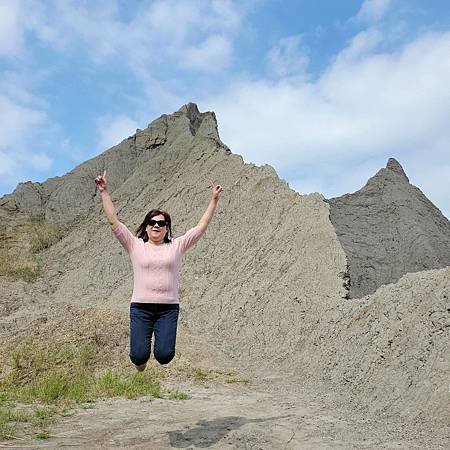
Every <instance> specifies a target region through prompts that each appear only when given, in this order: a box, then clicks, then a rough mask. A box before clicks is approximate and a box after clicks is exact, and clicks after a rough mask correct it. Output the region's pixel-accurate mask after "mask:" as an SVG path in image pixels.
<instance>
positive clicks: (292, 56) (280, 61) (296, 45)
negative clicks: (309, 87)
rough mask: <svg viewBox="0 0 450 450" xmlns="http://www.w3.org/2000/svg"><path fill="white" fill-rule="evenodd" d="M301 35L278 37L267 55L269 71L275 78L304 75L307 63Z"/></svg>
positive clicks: (307, 58)
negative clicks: (277, 40) (278, 39)
mask: <svg viewBox="0 0 450 450" xmlns="http://www.w3.org/2000/svg"><path fill="white" fill-rule="evenodd" d="M301 39H302V38H301V36H299V35H296V36H288V37H285V38H282V39H280V41H279V42H278V44H277V45H275V46H274V47H272V48H271V49H270V51H269V53H268V55H267V63H268V70H269V73H271V74H272V75H274V76H275V77H277V78H284V77H291V76H299V75H304V74H305V71H306V68H307V66H308V63H309V57H308V55H307V53H306V50H305V48H302V46H301V44H302V42H301Z"/></svg>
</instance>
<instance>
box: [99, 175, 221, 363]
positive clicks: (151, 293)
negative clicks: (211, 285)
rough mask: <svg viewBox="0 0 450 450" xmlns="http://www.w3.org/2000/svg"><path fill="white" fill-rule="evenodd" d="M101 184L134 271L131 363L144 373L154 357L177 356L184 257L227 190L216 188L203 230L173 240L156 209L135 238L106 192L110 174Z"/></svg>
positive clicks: (164, 217) (166, 359) (110, 217)
mask: <svg viewBox="0 0 450 450" xmlns="http://www.w3.org/2000/svg"><path fill="white" fill-rule="evenodd" d="M95 182H96V184H97V186H98V189H99V191H100V192H101V195H102V200H103V208H104V210H105V214H106V216H107V218H108V222H109V223H110V224H111V227H112V231H113V233H114V235H115V236H116V237H117V239H118V240H119V242H120V243H121V244H122V246H123V247H124V248H125V250H126V251H127V252H128V254H129V256H130V258H131V262H132V265H133V275H134V281H133V295H132V297H131V304H130V359H131V362H132V363H133V364H134V365H135V366H136V369H137V370H139V371H142V370H144V369H145V367H146V365H147V361H148V359H149V357H150V350H151V340H152V334H153V333H154V335H155V342H154V348H153V355H154V356H155V358H156V360H157V361H158V362H159V363H160V364H167V363H169V362H170V361H171V360H172V359H173V357H174V356H175V342H176V332H177V322H178V313H179V297H178V276H179V272H180V268H181V258H182V256H183V254H184V253H185V252H186V251H187V250H188V249H189V248H191V247H192V246H193V245H194V244H195V243H196V242H197V241H198V240H199V239H200V238H201V237H202V236H203V233H204V232H205V230H206V228H207V227H208V225H209V223H210V222H211V219H212V217H213V215H214V211H215V209H216V206H217V202H218V200H219V194H220V193H221V192H222V190H223V189H222V187H221V186H220V185H218V184H215V183H213V182H211V191H212V192H211V201H210V202H209V205H208V208H207V209H206V211H205V213H204V214H203V216H202V218H201V219H200V221H199V222H198V224H197V226H195V227H194V228H191V229H190V230H188V231H187V232H186V233H185V234H184V235H183V236H180V237H178V238H172V229H171V220H170V216H169V214H167V213H166V212H164V211H160V210H158V209H152V210H151V211H150V212H148V213H147V215H146V216H145V218H144V221H143V222H142V223H141V225H140V226H139V228H138V229H137V231H136V236H134V235H133V234H132V233H131V232H130V230H129V229H128V228H127V227H126V226H125V225H124V224H123V223H121V222H120V221H119V220H118V218H117V214H116V211H115V209H114V205H113V203H112V201H111V197H110V196H109V193H108V190H107V188H106V170H105V171H104V173H103V175H99V176H98V177H97V178H96V179H95Z"/></svg>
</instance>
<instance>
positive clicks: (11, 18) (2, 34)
mask: <svg viewBox="0 0 450 450" xmlns="http://www.w3.org/2000/svg"><path fill="white" fill-rule="evenodd" d="M20 11H21V2H20V1H19V0H3V1H2V2H0V56H15V55H17V54H18V53H20V52H21V51H22V47H23V38H24V36H23V32H24V30H23V28H22V27H21V26H20V22H21V15H20Z"/></svg>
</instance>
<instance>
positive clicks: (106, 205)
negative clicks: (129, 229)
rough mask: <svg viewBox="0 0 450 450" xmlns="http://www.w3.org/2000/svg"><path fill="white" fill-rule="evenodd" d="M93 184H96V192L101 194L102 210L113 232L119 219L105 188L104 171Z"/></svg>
mask: <svg viewBox="0 0 450 450" xmlns="http://www.w3.org/2000/svg"><path fill="white" fill-rule="evenodd" d="M95 183H96V184H97V187H98V190H99V191H100V192H101V194H102V201H103V210H104V211H105V214H106V217H107V218H108V222H109V223H110V224H111V227H112V229H113V231H114V230H115V229H116V228H117V227H118V226H119V219H118V218H117V213H116V210H115V208H114V205H113V202H112V200H111V197H110V196H109V192H108V190H107V188H106V170H105V171H104V172H103V175H99V176H98V177H97V178H96V179H95Z"/></svg>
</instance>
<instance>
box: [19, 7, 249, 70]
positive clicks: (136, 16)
mask: <svg viewBox="0 0 450 450" xmlns="http://www.w3.org/2000/svg"><path fill="white" fill-rule="evenodd" d="M27 1H28V2H33V6H35V7H33V8H30V7H27V8H25V7H24V6H23V7H22V9H21V13H20V15H21V16H23V15H25V16H27V17H28V18H27V23H28V25H27V26H28V27H29V28H30V29H32V30H33V32H34V33H35V35H36V37H37V38H38V39H40V40H41V41H43V42H45V43H46V44H49V45H51V46H52V47H53V48H54V49H55V50H58V51H61V50H64V51H66V52H67V51H69V50H70V49H71V48H77V47H81V48H82V49H83V50H84V51H86V52H87V54H88V55H89V56H90V58H91V60H92V61H93V62H94V63H95V64H105V63H110V62H111V61H112V60H113V59H114V58H118V57H120V60H121V63H124V64H126V65H127V66H128V68H129V69H131V70H132V71H133V72H134V74H135V75H137V76H142V75H143V74H144V75H145V76H150V75H151V74H153V76H157V75H158V72H157V71H156V69H155V68H156V67H157V66H158V63H164V64H173V65H174V66H178V67H182V68H183V67H184V68H194V69H196V70H203V69H205V70H207V71H210V69H211V68H210V66H208V65H207V64H205V63H203V64H202V63H201V60H200V59H201V57H202V56H206V57H207V58H209V59H208V60H209V61H211V64H215V63H217V62H218V61H221V58H224V61H225V62H227V61H229V60H230V57H231V53H232V49H233V48H232V45H231V44H230V42H231V40H232V39H234V37H235V31H236V29H237V27H238V26H239V24H240V21H241V12H240V11H239V8H238V7H237V6H236V5H235V3H234V2H232V1H230V0H222V1H218V0H164V1H162V0H159V1H153V2H150V1H146V2H140V3H138V5H137V7H136V10H135V11H134V12H133V15H132V16H131V18H130V19H129V20H124V19H123V18H122V17H121V16H120V14H119V8H118V2H117V0H115V1H105V0H104V1H97V2H88V3H85V2H83V3H80V2H74V1H64V2H60V1H56V0H53V1H49V2H42V1H40V0H27ZM199 42H201V43H200V44H199ZM186 54H188V55H187V58H186V57H185V55H186ZM208 60H207V61H208ZM222 66H223V64H222Z"/></svg>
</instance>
